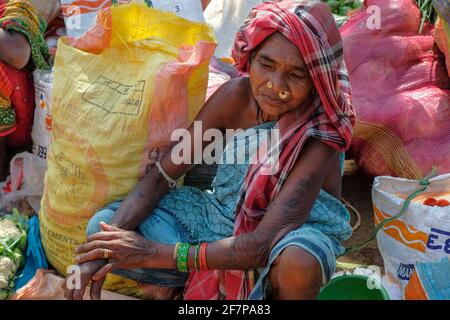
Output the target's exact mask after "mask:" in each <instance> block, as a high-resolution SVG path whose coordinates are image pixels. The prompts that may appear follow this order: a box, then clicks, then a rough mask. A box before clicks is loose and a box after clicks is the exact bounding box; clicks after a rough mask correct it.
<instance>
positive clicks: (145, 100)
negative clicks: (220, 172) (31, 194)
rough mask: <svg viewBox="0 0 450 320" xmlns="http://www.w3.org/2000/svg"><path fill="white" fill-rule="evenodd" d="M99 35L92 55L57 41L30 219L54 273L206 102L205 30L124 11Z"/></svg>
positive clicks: (208, 52)
mask: <svg viewBox="0 0 450 320" xmlns="http://www.w3.org/2000/svg"><path fill="white" fill-rule="evenodd" d="M99 21H103V20H102V19H100V20H99ZM108 30H109V32H110V33H111V34H110V35H109V37H110V39H111V41H110V43H109V46H108V47H105V48H103V50H102V51H101V52H99V53H98V54H92V53H90V52H85V51H82V50H79V49H76V48H74V47H72V46H70V45H68V41H69V39H68V38H61V39H60V41H59V44H58V51H57V54H56V59H55V67H54V82H53V98H52V118H53V130H52V139H51V144H50V150H49V153H48V172H47V176H46V183H45V191H44V197H43V200H42V206H41V211H40V212H39V218H40V222H41V236H42V242H43V246H44V249H45V252H46V255H47V258H48V260H49V262H50V263H51V264H52V265H53V267H55V268H56V269H57V270H58V271H59V272H60V273H65V272H66V268H67V267H68V266H69V265H71V264H73V262H74V256H75V253H74V248H75V246H77V245H79V244H81V243H83V242H85V240H86V237H85V231H86V226H87V223H88V221H89V220H90V218H91V217H92V215H93V214H94V213H95V212H96V211H98V210H99V209H101V208H103V207H104V206H106V205H107V204H109V203H111V202H113V201H116V200H118V199H122V198H124V197H125V196H126V195H127V194H128V193H129V192H130V191H131V189H132V188H133V186H134V185H135V184H136V182H137V181H138V179H139V178H140V177H141V176H143V174H144V173H145V168H146V166H147V164H148V163H149V162H150V161H155V160H156V159H158V158H160V157H161V156H162V154H163V152H164V151H167V150H168V149H169V148H170V145H172V144H173V142H172V141H171V140H170V137H171V134H172V132H173V130H175V129H177V128H186V127H188V126H189V124H190V123H191V122H192V120H193V119H194V118H195V116H196V114H197V113H198V111H199V110H200V108H201V107H202V105H203V103H204V101H205V95H206V87H207V81H208V64H209V60H210V58H211V57H212V55H213V52H214V48H215V42H214V41H215V39H214V35H213V33H212V30H211V29H210V28H209V27H208V26H207V25H206V24H199V23H193V22H190V21H188V20H185V19H181V18H179V17H177V16H176V15H174V14H172V13H165V12H162V11H158V10H155V9H150V8H146V7H143V6H139V5H131V6H126V7H114V8H112V28H108V26H106V28H105V32H108ZM86 36H89V33H88V34H87V35H86ZM86 43H90V41H88V40H87V41H86Z"/></svg>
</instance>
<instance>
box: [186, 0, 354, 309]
mask: <svg viewBox="0 0 450 320" xmlns="http://www.w3.org/2000/svg"><path fill="white" fill-rule="evenodd" d="M275 32H280V33H281V34H282V35H284V36H285V37H286V38H287V39H289V40H290V41H291V42H292V43H294V44H295V45H296V46H297V47H298V48H299V51H300V53H301V55H302V57H303V59H304V61H305V62H306V65H307V67H308V70H309V73H310V75H311V78H312V80H313V82H314V86H315V88H316V90H317V94H316V95H315V96H314V97H312V98H311V99H310V100H308V101H306V102H305V103H304V104H303V105H302V106H300V107H299V108H297V109H296V110H294V111H291V112H288V113H286V114H285V115H283V116H282V117H281V119H280V120H279V121H278V122H277V124H276V128H278V129H279V130H280V136H281V148H280V149H281V154H280V158H279V168H278V172H277V173H275V174H273V175H265V174H262V170H263V166H264V163H265V162H264V160H262V161H260V162H258V164H255V165H252V166H250V168H249V170H248V172H247V176H246V178H245V180H244V183H243V186H242V188H241V194H240V200H239V202H238V205H237V208H236V220H235V229H234V235H235V236H239V235H240V234H244V233H248V232H252V231H253V230H254V229H255V228H256V227H257V226H258V224H259V222H260V221H261V220H262V218H263V216H264V213H265V210H266V208H267V207H268V205H269V204H270V202H271V201H272V199H274V198H275V197H276V195H277V194H278V193H279V192H280V190H281V188H282V186H283V184H284V182H285V181H286V179H287V177H288V175H289V173H290V171H291V169H292V167H293V165H294V164H295V162H296V160H297V158H298V156H299V154H300V151H301V149H302V147H303V145H304V143H305V142H306V140H307V139H308V138H310V137H316V138H318V139H320V140H321V141H323V142H324V143H326V144H327V145H329V146H331V147H332V148H334V149H336V150H339V151H344V150H346V149H347V148H348V147H349V146H350V142H351V137H352V130H353V126H354V124H355V121H356V118H355V112H354V109H353V106H352V103H351V88H350V83H349V78H348V73H347V69H346V67H345V64H344V58H343V47H342V40H341V37H340V34H339V31H338V30H337V27H336V24H335V21H334V18H333V16H332V14H331V12H330V9H329V7H328V6H327V5H326V4H324V3H322V2H320V1H295V0H285V1H281V2H276V3H274V2H268V3H264V4H262V5H260V6H258V7H256V8H254V9H253V10H252V11H251V13H250V16H249V18H248V19H247V20H246V21H245V22H244V24H243V26H242V27H241V28H240V30H239V31H238V33H237V35H236V41H235V45H234V48H233V57H234V59H235V61H236V65H237V67H238V69H239V70H240V71H242V72H248V71H249V60H250V56H251V54H252V53H253V51H254V50H255V48H257V47H258V45H259V44H260V43H262V42H263V41H264V40H265V39H266V38H267V37H269V36H270V35H272V34H273V33H275ZM267 154H270V152H267ZM267 154H266V160H267V159H268V156H267ZM251 278H252V277H251V273H249V272H244V271H236V270H234V271H211V272H192V273H191V275H190V277H189V280H188V283H187V286H186V291H185V299H187V300H189V299H219V298H225V299H230V300H234V299H238V300H243V299H247V298H248V296H249V294H250V292H251V290H252V281H251Z"/></svg>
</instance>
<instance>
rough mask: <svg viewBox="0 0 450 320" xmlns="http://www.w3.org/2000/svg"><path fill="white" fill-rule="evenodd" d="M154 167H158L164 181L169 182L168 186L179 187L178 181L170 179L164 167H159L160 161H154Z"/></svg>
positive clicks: (171, 187)
mask: <svg viewBox="0 0 450 320" xmlns="http://www.w3.org/2000/svg"><path fill="white" fill-rule="evenodd" d="M156 167H157V168H158V171H159V173H160V174H161V175H162V176H163V177H164V179H166V181H167V182H168V183H169V188H170V189H173V188H179V187H181V184H180V182H178V181H176V180H174V179H172V178H171V177H169V176H168V175H167V173H166V172H165V171H164V169H163V168H162V167H161V163H160V162H159V161H158V162H156Z"/></svg>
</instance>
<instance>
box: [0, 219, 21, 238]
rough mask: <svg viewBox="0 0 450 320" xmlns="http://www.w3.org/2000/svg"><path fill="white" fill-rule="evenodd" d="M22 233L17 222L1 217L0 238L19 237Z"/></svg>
mask: <svg viewBox="0 0 450 320" xmlns="http://www.w3.org/2000/svg"><path fill="white" fill-rule="evenodd" d="M21 235H22V232H21V231H20V230H19V228H17V227H16V224H15V223H14V222H12V221H11V220H8V219H0V239H5V240H6V239H18V238H20V236H21Z"/></svg>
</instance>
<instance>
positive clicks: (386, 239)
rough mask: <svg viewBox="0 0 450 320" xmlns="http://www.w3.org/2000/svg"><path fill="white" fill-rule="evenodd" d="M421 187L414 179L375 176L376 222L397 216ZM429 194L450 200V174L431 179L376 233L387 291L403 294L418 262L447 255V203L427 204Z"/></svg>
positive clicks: (449, 247) (449, 246)
mask: <svg viewBox="0 0 450 320" xmlns="http://www.w3.org/2000/svg"><path fill="white" fill-rule="evenodd" d="M420 187H421V186H420V185H419V183H418V181H416V180H407V179H401V178H393V177H387V176H385V177H376V178H375V180H374V184H373V188H372V201H373V206H374V211H375V213H374V218H375V224H376V225H378V224H379V223H380V221H382V220H384V219H386V218H390V217H392V216H394V215H397V214H398V213H399V212H400V210H401V208H402V206H403V203H404V201H405V199H406V198H407V197H408V196H409V195H410V194H412V193H413V192H414V191H416V190H417V189H419V188H420ZM429 197H433V198H436V199H446V200H450V174H446V175H441V176H438V177H436V178H433V179H432V180H430V186H429V187H428V189H427V190H426V191H425V192H424V193H421V194H420V195H418V196H417V197H416V198H414V200H413V201H412V202H411V204H410V205H409V207H408V210H407V211H406V213H405V214H404V215H402V216H401V217H400V218H399V219H397V220H394V221H392V222H390V223H388V224H386V225H385V226H384V227H383V228H382V230H380V231H379V232H378V235H377V242H378V248H379V250H380V252H381V256H382V257H383V261H384V269H385V273H386V280H387V282H388V284H389V285H388V286H387V288H388V290H389V289H390V290H391V291H390V292H389V293H390V295H391V296H392V297H402V296H403V294H404V288H405V286H406V285H407V284H408V281H409V280H410V278H411V276H412V275H413V271H414V265H415V264H416V262H417V261H424V262H429V261H436V260H440V259H441V258H443V257H445V256H447V257H449V256H450V206H447V207H439V206H428V205H424V204H423V202H424V200H426V199H427V198H429Z"/></svg>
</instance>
